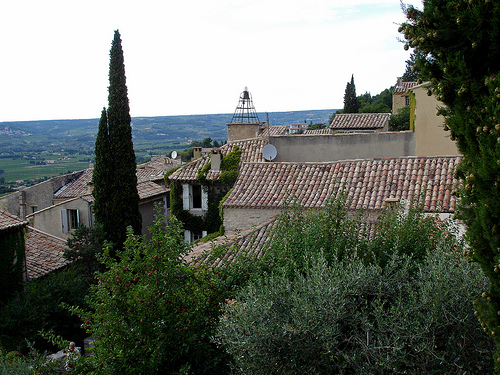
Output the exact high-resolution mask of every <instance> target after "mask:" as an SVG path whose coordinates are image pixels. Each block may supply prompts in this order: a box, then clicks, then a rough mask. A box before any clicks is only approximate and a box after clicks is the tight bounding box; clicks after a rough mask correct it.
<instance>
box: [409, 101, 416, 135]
mask: <svg viewBox="0 0 500 375" xmlns="http://www.w3.org/2000/svg"><path fill="white" fill-rule="evenodd" d="M408 99H409V101H410V130H411V131H412V132H415V117H416V115H415V108H416V106H417V100H416V99H415V93H414V92H410V94H409V95H408Z"/></svg>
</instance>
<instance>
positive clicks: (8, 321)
mask: <svg viewBox="0 0 500 375" xmlns="http://www.w3.org/2000/svg"><path fill="white" fill-rule="evenodd" d="M88 286H89V285H88V283H87V279H86V278H85V277H82V276H81V275H80V274H78V273H76V272H75V271H72V270H66V271H61V272H56V273H52V274H49V275H47V276H46V277H44V278H41V279H38V280H34V281H31V282H29V283H26V284H25V286H24V290H23V291H22V292H19V293H18V294H17V295H16V296H15V297H14V298H12V299H10V300H9V301H8V302H7V303H6V304H5V305H3V306H2V307H1V308H0V344H1V346H2V347H3V348H4V349H6V350H9V351H10V350H18V351H21V352H22V353H23V354H26V353H27V351H28V346H27V341H29V342H32V343H35V348H37V349H38V350H42V351H43V350H49V349H52V350H53V349H56V348H54V346H53V345H52V344H51V343H48V342H47V341H46V340H44V339H42V338H41V337H40V336H39V335H38V332H39V331H40V330H42V329H44V330H53V331H54V332H55V333H56V334H58V335H60V336H63V337H65V338H67V339H69V340H73V341H79V340H83V338H84V337H85V336H84V335H85V332H84V331H83V330H82V329H81V328H80V322H79V320H78V319H77V318H76V317H74V316H71V314H70V312H69V311H67V309H65V308H64V307H63V306H62V304H63V303H67V304H70V305H80V306H82V305H83V304H84V303H85V295H86V293H87V290H88Z"/></svg>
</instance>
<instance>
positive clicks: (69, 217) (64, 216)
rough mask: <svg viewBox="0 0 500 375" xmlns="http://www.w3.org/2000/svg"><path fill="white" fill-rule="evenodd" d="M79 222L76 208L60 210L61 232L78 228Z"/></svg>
mask: <svg viewBox="0 0 500 375" xmlns="http://www.w3.org/2000/svg"><path fill="white" fill-rule="evenodd" d="M79 224H80V213H79V212H78V210H61V231H62V232H63V233H68V232H69V231H70V230H71V229H76V228H78V225H79Z"/></svg>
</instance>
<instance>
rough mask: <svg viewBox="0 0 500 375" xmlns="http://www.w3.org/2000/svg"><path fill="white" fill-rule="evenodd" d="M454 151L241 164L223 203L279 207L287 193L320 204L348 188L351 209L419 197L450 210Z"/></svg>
mask: <svg viewBox="0 0 500 375" xmlns="http://www.w3.org/2000/svg"><path fill="white" fill-rule="evenodd" d="M459 161H460V157H457V156H444V157H399V158H388V159H366V160H350V161H338V162H328V163H246V164H244V165H243V166H242V167H241V169H240V174H239V177H238V180H237V181H236V183H235V185H234V187H233V190H232V193H231V195H230V196H229V197H228V198H227V199H226V201H225V203H224V208H231V207H234V208H236V207H251V208H279V207H280V206H281V205H283V204H284V203H285V202H286V200H287V199H289V198H290V197H291V196H293V197H296V198H297V199H298V203H299V204H301V205H302V206H304V207H305V208H321V207H324V206H325V203H326V202H327V200H328V199H329V198H330V197H332V196H338V195H339V194H340V192H341V190H342V189H347V194H348V196H347V199H348V201H349V202H350V209H354V210H359V209H367V210H380V209H382V208H383V207H384V206H385V205H386V204H387V203H388V202H389V201H390V200H400V199H412V198H415V199H417V198H418V203H419V204H422V205H423V208H424V209H425V210H426V211H431V212H453V211H454V208H455V198H454V197H453V196H452V194H451V192H452V189H453V187H454V185H455V183H456V179H455V178H454V172H455V168H456V166H457V164H458V162H459Z"/></svg>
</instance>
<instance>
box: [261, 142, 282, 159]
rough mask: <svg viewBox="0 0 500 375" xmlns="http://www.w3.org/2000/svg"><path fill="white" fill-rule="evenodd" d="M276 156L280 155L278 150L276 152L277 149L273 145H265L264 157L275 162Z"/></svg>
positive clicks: (263, 149)
mask: <svg viewBox="0 0 500 375" xmlns="http://www.w3.org/2000/svg"><path fill="white" fill-rule="evenodd" d="M276 155H278V150H276V147H274V146H273V145H271V144H269V145H265V146H264V147H263V148H262V156H264V159H266V160H267V161H272V160H274V158H275V157H276Z"/></svg>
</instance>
